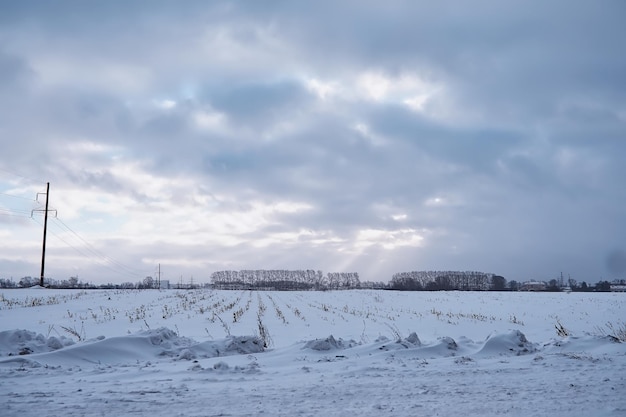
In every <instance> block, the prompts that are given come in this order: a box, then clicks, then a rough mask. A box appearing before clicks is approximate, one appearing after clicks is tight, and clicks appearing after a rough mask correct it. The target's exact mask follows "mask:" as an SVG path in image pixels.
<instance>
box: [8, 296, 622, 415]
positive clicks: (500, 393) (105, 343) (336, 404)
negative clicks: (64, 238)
mask: <svg viewBox="0 0 626 417" xmlns="http://www.w3.org/2000/svg"><path fill="white" fill-rule="evenodd" d="M624 297H625V295H624V294H618V293H569V294H565V293H497V292H393V291H369V290H367V291H366V290H363V291H332V292H253V291H212V290H193V291H178V290H165V291H158V290H144V291H133V290H128V291H80V290H45V291H44V290H41V289H15V290H3V291H2V292H0V323H1V327H0V410H2V412H1V414H2V416H18V415H19V416H41V415H55V416H83V415H89V416H98V415H107V416H108V415H119V416H122V415H130V414H139V415H151V416H154V417H158V416H218V415H229V416H253V415H254V416H256V415H270V416H344V415H362V416H381V415H383V416H384V415H390V416H391V415H393V416H398V415H400V416H404V415H406V416H408V415H411V416H413V415H425V416H426V415H427V416H434V415H439V416H453V415H454V416H456V415H458V414H459V413H462V414H464V415H468V416H495V415H498V416H502V415H505V416H546V415H549V416H589V415H594V416H623V415H626V397H624V395H623V393H624V392H626V372H625V371H626V343H623V342H620V341H619V340H617V339H615V338H614V337H611V335H612V334H613V333H615V330H616V329H617V330H619V329H623V328H624V318H625V317H626V303H625V301H626V300H625V298H624ZM557 326H558V328H562V329H564V330H565V331H566V333H567V335H563V333H562V332H561V335H559V334H558V332H557Z"/></svg>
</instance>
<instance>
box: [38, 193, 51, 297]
mask: <svg viewBox="0 0 626 417" xmlns="http://www.w3.org/2000/svg"><path fill="white" fill-rule="evenodd" d="M49 197H50V183H47V184H46V209H45V210H44V215H43V247H42V249H41V276H40V278H39V285H41V286H42V287H43V277H44V270H45V266H46V233H47V232H48V200H49Z"/></svg>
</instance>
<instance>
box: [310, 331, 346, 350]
mask: <svg viewBox="0 0 626 417" xmlns="http://www.w3.org/2000/svg"><path fill="white" fill-rule="evenodd" d="M355 345H356V342H355V341H354V340H350V341H348V342H346V341H344V340H343V339H341V338H340V339H338V340H337V339H335V338H334V337H333V335H330V336H328V337H327V338H324V339H314V340H309V341H308V342H306V343H305V344H304V347H303V349H311V350H317V351H328V350H341V349H348V348H351V347H354V346H355Z"/></svg>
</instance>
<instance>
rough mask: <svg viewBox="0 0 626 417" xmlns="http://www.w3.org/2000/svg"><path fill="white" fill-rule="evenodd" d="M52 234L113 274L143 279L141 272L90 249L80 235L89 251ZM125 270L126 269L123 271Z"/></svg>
mask: <svg viewBox="0 0 626 417" xmlns="http://www.w3.org/2000/svg"><path fill="white" fill-rule="evenodd" d="M33 220H34V221H35V222H36V223H37V224H39V225H40V226H43V223H41V222H39V221H37V220H35V219H34V218H33ZM53 220H58V218H54V219H53ZM53 224H54V223H53ZM50 233H51V234H52V235H53V236H54V237H56V238H57V239H59V240H60V241H61V242H63V243H65V244H66V245H67V246H68V247H70V248H72V249H74V250H75V251H76V252H78V253H79V254H80V255H82V256H84V257H85V258H87V259H90V260H92V261H94V262H96V263H97V264H99V265H100V266H103V267H105V268H107V269H108V270H110V271H112V272H114V273H116V274H119V275H133V276H135V277H139V278H140V277H141V274H140V273H139V272H136V271H132V270H131V269H129V268H128V267H124V266H123V264H121V263H119V262H116V261H114V260H113V259H112V258H110V257H107V256H105V255H103V254H101V253H99V252H98V251H97V250H95V249H93V248H89V246H90V245H89V244H88V243H87V242H86V241H84V239H82V238H80V236H78V235H76V236H77V237H79V238H80V239H81V240H83V241H84V242H85V244H86V245H87V248H86V249H87V250H85V251H84V250H82V249H81V248H78V247H77V246H75V245H73V244H71V243H70V242H68V241H67V240H66V239H64V238H63V237H62V236H61V235H60V234H58V233H56V232H55V231H53V230H51V231H50ZM74 234H75V233H74ZM116 265H117V267H116ZM123 268H125V269H123Z"/></svg>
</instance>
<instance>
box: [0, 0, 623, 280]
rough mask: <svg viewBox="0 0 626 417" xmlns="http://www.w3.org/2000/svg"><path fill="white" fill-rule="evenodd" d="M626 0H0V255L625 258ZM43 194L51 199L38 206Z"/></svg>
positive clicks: (543, 269)
mask: <svg viewBox="0 0 626 417" xmlns="http://www.w3.org/2000/svg"><path fill="white" fill-rule="evenodd" d="M625 21H626V3H624V2H623V1H621V0H614V1H611V0H608V1H602V2H597V1H577V2H571V1H564V0H563V1H550V2H545V1H538V0H537V1H534V0H530V1H529V0H524V1H506V2H503V1H499V0H485V1H480V0H479V1H474V2H471V5H470V4H469V3H466V2H453V1H436V2H432V1H396V0H386V1H362V0H359V1H356V0H354V1H336V0H333V1H306V2H305V1H286V0H285V1H250V2H235V1H232V2H226V1H224V2H222V1H214V2H208V1H196V2H194V1H185V2H172V1H135V2H126V1H100V2H86V1H78V0H76V1H55V2H48V1H43V0H42V1H19V2H2V4H1V5H0V145H1V148H0V149H1V151H0V278H10V277H13V278H14V279H16V280H18V279H19V278H20V277H22V276H26V275H31V276H33V277H39V268H40V260H41V240H42V229H43V228H42V225H43V216H42V215H41V213H40V212H34V213H33V216H32V218H31V210H33V209H41V208H42V207H43V206H42V203H44V202H45V196H42V195H40V196H39V202H36V201H34V199H35V197H36V196H37V193H39V192H45V188H46V182H50V207H51V208H54V209H56V210H57V211H56V214H57V216H58V217H57V218H52V219H50V221H49V228H48V231H49V233H48V256H47V259H46V276H48V277H52V278H56V279H67V278H68V277H69V276H73V275H78V277H79V279H81V280H84V281H90V282H94V283H102V282H122V281H132V282H136V281H138V280H140V279H143V278H144V277H145V276H147V275H153V276H154V274H155V271H156V268H157V265H158V264H159V263H160V264H161V268H162V272H163V276H162V278H163V279H169V280H172V281H174V282H177V281H178V280H180V279H181V277H182V278H183V280H184V281H188V280H189V279H190V278H191V277H192V276H193V278H194V281H196V282H207V281H208V280H209V277H210V274H211V273H212V272H214V271H217V270H224V269H236V270H238V269H316V270H317V269H320V270H322V271H324V272H340V271H345V272H352V271H355V272H358V273H359V275H360V277H361V280H367V281H388V280H389V279H390V278H391V276H392V274H393V273H395V272H402V271H413V270H475V271H483V272H492V273H496V274H500V275H503V276H504V277H505V278H507V279H508V280H512V279H514V280H517V281H526V280H529V279H537V280H549V279H552V278H557V277H558V276H559V275H560V274H561V272H562V273H563V274H564V276H565V277H567V276H571V278H573V279H577V280H578V281H579V282H580V281H587V282H589V283H591V282H597V281H599V280H600V279H608V280H612V279H615V278H626V187H625V186H624V184H623V183H624V180H626V53H625V52H624V51H625V49H624V40H625V39H626V25H624V22H625ZM53 214H54V213H52V215H51V217H53Z"/></svg>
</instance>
